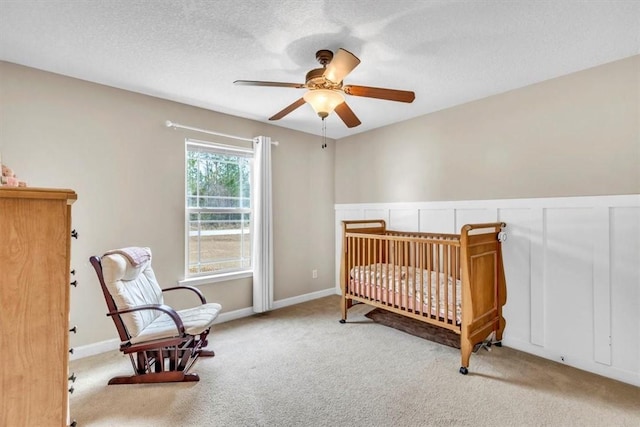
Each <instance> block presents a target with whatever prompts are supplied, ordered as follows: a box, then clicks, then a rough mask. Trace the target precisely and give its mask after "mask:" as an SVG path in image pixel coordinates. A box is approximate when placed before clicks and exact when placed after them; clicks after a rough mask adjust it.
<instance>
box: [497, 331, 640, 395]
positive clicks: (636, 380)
mask: <svg viewBox="0 0 640 427" xmlns="http://www.w3.org/2000/svg"><path fill="white" fill-rule="evenodd" d="M502 344H503V345H504V346H505V347H510V348H513V349H515V350H520V351H523V352H525V353H529V354H533V355H534V356H538V357H541V358H543V359H548V360H552V361H554V362H556V363H560V364H562V365H568V366H572V367H574V368H576V369H580V370H582V371H587V372H591V373H594V374H597V375H601V376H603V377H608V378H611V379H614V380H617V381H621V382H623V383H627V384H631V385H634V386H636V387H640V375H638V374H636V373H635V372H633V371H623V370H621V369H618V368H615V367H612V366H605V365H602V366H600V365H597V364H595V365H594V364H593V363H591V362H590V361H588V360H581V359H577V358H572V359H565V360H564V362H563V361H562V359H561V358H560V355H558V354H556V353H554V352H553V351H550V350H548V349H545V348H544V347H540V346H537V345H534V344H531V343H528V342H525V341H521V340H518V339H509V338H507V337H504V338H503V340H502Z"/></svg>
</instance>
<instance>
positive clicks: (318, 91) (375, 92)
mask: <svg viewBox="0 0 640 427" xmlns="http://www.w3.org/2000/svg"><path fill="white" fill-rule="evenodd" d="M316 59H317V60H318V62H319V63H320V65H322V68H315V69H313V70H311V71H309V72H308V73H307V75H306V78H305V83H281V82H264V81H254V80H236V81H234V82H233V83H234V84H237V85H245V86H271V87H291V88H295V89H308V91H307V92H306V93H305V94H304V96H303V97H302V98H300V99H298V100H297V101H295V102H294V103H293V104H291V105H289V106H287V107H285V108H284V109H283V110H281V111H280V112H278V113H276V114H275V115H273V116H272V117H269V120H280V119H281V118H283V117H284V116H286V115H287V114H289V113H291V112H292V111H294V110H295V109H296V108H298V107H300V106H301V105H304V104H305V103H309V104H310V105H311V106H312V107H313V109H314V110H315V111H316V113H318V115H319V116H320V117H321V118H322V120H324V119H325V118H326V117H327V116H328V115H329V114H331V112H332V111H334V110H335V112H336V114H337V115H338V116H339V117H340V119H342V121H343V122H344V123H345V124H346V125H347V127H350V128H352V127H355V126H358V125H359V124H360V123H361V122H360V120H359V119H358V117H357V116H356V115H355V113H354V112H353V111H352V110H351V108H349V106H348V105H347V103H346V102H345V99H344V95H343V94H347V95H352V96H362V97H366V98H377V99H384V100H388V101H398V102H408V103H410V102H413V100H414V99H415V97H416V95H415V93H413V92H410V91H405V90H396V89H385V88H378V87H370V86H356V85H343V82H342V81H343V80H344V78H345V77H346V76H347V75H348V74H349V73H350V72H351V71H353V69H354V68H356V67H357V66H358V64H360V60H359V59H358V58H357V57H356V56H355V55H354V54H352V53H351V52H349V51H347V50H345V49H338V51H337V52H336V54H335V55H334V54H333V52H331V51H330V50H326V49H323V50H319V51H318V52H316Z"/></svg>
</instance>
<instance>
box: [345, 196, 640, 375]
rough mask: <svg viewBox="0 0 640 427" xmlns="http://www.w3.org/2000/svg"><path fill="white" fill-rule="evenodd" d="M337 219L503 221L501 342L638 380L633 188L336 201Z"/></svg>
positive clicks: (442, 227) (440, 225)
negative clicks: (603, 192) (579, 193)
mask: <svg viewBox="0 0 640 427" xmlns="http://www.w3.org/2000/svg"><path fill="white" fill-rule="evenodd" d="M335 209H336V292H340V282H339V271H340V256H341V250H342V230H341V221H342V220H345V219H384V220H386V221H387V225H388V227H389V228H390V229H395V230H404V231H416V230H419V231H422V232H442V233H459V232H460V228H461V227H462V226H463V225H464V224H468V223H479V222H494V221H502V222H505V223H506V224H507V227H506V229H505V231H506V232H507V241H506V242H505V243H504V244H503V255H504V267H505V275H506V279H507V304H506V305H505V307H504V312H503V314H504V317H505V319H506V321H507V326H506V329H505V334H504V339H503V343H504V345H505V346H509V347H513V348H516V349H519V350H522V351H525V352H529V353H532V354H535V355H538V356H541V357H545V358H548V359H551V360H555V361H558V362H560V363H565V364H567V365H571V366H574V367H576V368H579V369H583V370H586V371H590V372H594V373H597V374H599V375H603V376H607V377H610V378H613V379H617V380H620V381H624V382H627V383H630V384H633V385H636V386H640V195H638V194H632V195H620V196H590V197H562V198H540V199H504V200H472V201H446V202H422V203H371V204H341V205H336V206H335Z"/></svg>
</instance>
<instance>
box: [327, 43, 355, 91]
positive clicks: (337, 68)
mask: <svg viewBox="0 0 640 427" xmlns="http://www.w3.org/2000/svg"><path fill="white" fill-rule="evenodd" d="M359 63H360V60H359V59H358V58H357V57H356V56H355V55H354V54H353V53H351V52H349V51H348V50H344V49H338V51H337V52H336V54H335V55H334V56H333V59H332V60H331V62H329V64H328V65H327V68H326V69H325V71H324V74H323V75H324V78H325V79H327V80H329V81H331V82H333V83H336V84H337V83H340V82H341V81H342V80H344V78H345V77H347V74H349V73H350V72H351V71H353V69H354V68H356V67H357V66H358V64H359Z"/></svg>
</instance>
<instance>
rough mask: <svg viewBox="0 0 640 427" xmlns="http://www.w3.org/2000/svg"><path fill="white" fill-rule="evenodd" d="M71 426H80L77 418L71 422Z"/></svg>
mask: <svg viewBox="0 0 640 427" xmlns="http://www.w3.org/2000/svg"><path fill="white" fill-rule="evenodd" d="M69 427H78V422H77V421H76V420H73V421H72V422H71V424H69Z"/></svg>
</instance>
